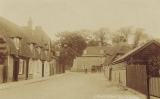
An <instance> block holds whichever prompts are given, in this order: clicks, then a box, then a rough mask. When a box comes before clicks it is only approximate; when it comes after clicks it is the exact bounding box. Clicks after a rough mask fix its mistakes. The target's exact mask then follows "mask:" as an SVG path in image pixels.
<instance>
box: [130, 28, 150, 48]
mask: <svg viewBox="0 0 160 99" xmlns="http://www.w3.org/2000/svg"><path fill="white" fill-rule="evenodd" d="M144 31H145V30H144V29H143V28H137V29H136V30H135V33H134V40H133V46H132V48H136V47H138V46H141V45H143V44H144V43H146V42H148V41H149V40H150V39H149V37H148V35H147V34H146V33H144Z"/></svg>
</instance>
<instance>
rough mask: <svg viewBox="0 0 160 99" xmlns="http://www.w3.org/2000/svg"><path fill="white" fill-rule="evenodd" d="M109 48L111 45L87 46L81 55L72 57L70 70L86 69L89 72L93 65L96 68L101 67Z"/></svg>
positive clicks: (80, 70)
mask: <svg viewBox="0 0 160 99" xmlns="http://www.w3.org/2000/svg"><path fill="white" fill-rule="evenodd" d="M110 49H111V47H107V46H101V45H99V46H93V47H87V48H86V49H85V50H84V51H83V55H82V56H81V57H76V58H75V59H74V62H73V66H72V68H71V71H76V72H82V71H84V69H87V70H88V71H89V72H90V71H91V69H92V67H93V66H94V67H96V68H97V67H101V66H102V64H103V62H104V60H105V54H106V53H107V52H108V51H109V50H110Z"/></svg>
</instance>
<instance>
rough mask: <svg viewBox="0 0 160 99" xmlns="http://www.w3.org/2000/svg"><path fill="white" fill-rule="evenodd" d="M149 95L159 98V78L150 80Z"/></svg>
mask: <svg viewBox="0 0 160 99" xmlns="http://www.w3.org/2000/svg"><path fill="white" fill-rule="evenodd" d="M149 83H150V95H151V96H155V97H159V98H160V77H151V78H150V81H149Z"/></svg>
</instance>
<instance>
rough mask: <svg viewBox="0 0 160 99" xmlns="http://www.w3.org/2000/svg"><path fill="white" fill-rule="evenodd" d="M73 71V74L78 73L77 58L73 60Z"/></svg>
mask: <svg viewBox="0 0 160 99" xmlns="http://www.w3.org/2000/svg"><path fill="white" fill-rule="evenodd" d="M71 71H72V72H76V71H77V58H75V59H74V60H73V66H72V68H71Z"/></svg>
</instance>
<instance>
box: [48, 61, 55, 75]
mask: <svg viewBox="0 0 160 99" xmlns="http://www.w3.org/2000/svg"><path fill="white" fill-rule="evenodd" d="M49 64H50V76H52V75H54V74H56V60H55V59H52V61H51V62H49Z"/></svg>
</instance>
